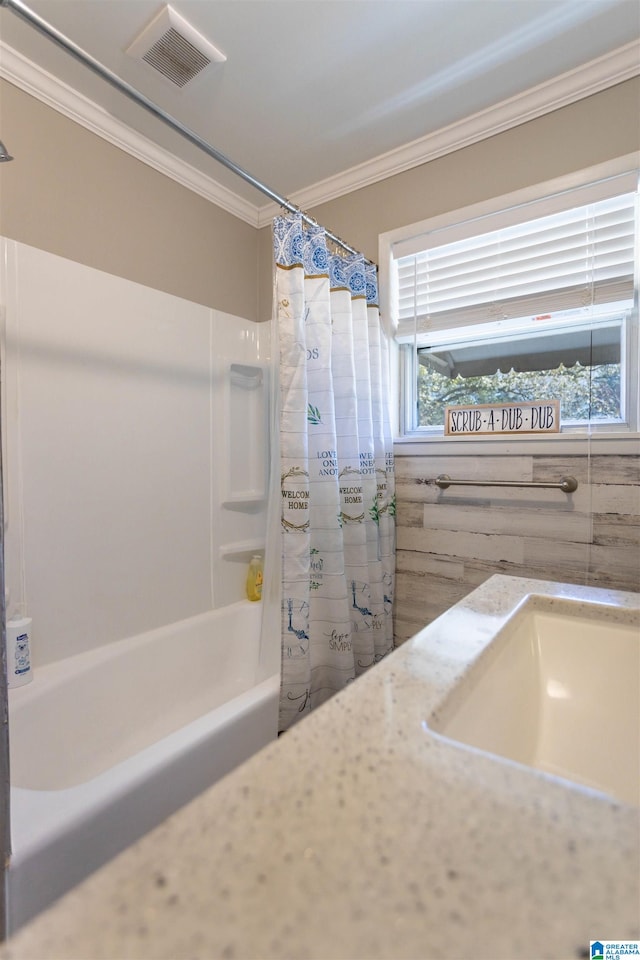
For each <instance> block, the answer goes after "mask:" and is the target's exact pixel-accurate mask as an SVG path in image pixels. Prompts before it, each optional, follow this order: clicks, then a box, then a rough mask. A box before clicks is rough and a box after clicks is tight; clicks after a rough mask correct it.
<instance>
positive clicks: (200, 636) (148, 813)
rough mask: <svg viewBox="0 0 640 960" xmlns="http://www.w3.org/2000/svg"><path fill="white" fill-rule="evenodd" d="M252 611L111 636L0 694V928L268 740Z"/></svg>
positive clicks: (272, 718)
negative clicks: (2, 881)
mask: <svg viewBox="0 0 640 960" xmlns="http://www.w3.org/2000/svg"><path fill="white" fill-rule="evenodd" d="M261 607H262V604H259V603H250V602H249V601H246V600H243V601H240V602H237V603H233V604H230V605H229V606H227V607H223V608H221V609H219V610H214V611H211V612H209V613H205V614H201V615H198V616H195V617H191V618H190V619H188V620H183V621H181V622H179V623H176V624H172V625H170V626H166V627H161V628H159V629H157V630H152V631H150V632H148V633H145V634H141V635H139V636H136V637H132V638H128V639H125V640H120V641H117V642H114V643H111V644H108V645H106V646H103V647H100V648H98V649H96V650H92V651H89V652H87V653H81V654H78V655H77V656H74V657H70V658H68V659H67V660H62V661H58V662H57V663H53V664H50V665H47V666H44V667H41V668H39V669H36V670H35V671H34V679H33V681H32V682H31V683H30V684H28V685H26V686H24V687H19V688H16V689H12V690H10V691H9V731H10V745H11V834H12V848H13V852H12V857H11V863H10V867H9V873H8V889H9V896H8V918H9V930H10V932H15V931H16V930H17V929H18V927H20V926H22V925H23V924H24V923H26V922H27V921H28V920H29V919H31V918H32V917H33V916H34V915H35V914H36V913H38V912H39V911H40V910H42V909H44V908H45V907H46V906H48V905H49V904H50V903H51V902H52V901H53V900H55V899H57V898H58V897H59V896H61V895H62V894H63V893H65V892H66V891H67V890H69V889H70V888H71V887H72V886H74V885H75V884H76V883H78V882H79V881H80V880H82V879H83V878H84V877H86V876H87V875H88V874H89V873H91V872H92V871H94V870H95V869H97V868H98V867H99V866H101V865H102V864H103V863H105V862H106V861H107V860H108V859H110V858H111V857H113V856H114V855H115V854H117V853H119V852H120V851H121V850H123V849H124V848H125V847H127V846H129V844H131V843H133V842H134V841H135V840H137V839H138V838H139V837H141V836H142V835H143V834H144V833H146V832H147V831H148V830H150V829H151V828H152V827H154V826H156V825H157V824H158V823H160V822H161V821H162V820H164V819H165V818H166V817H167V816H169V814H171V813H173V812H174V811H175V810H177V809H178V808H179V807H180V806H182V805H183V804H185V803H187V802H188V801H189V800H191V799H192V798H193V797H195V796H196V795H197V794H199V793H201V792H202V791H203V790H205V789H206V788H207V787H209V786H210V785H211V784H213V783H215V781H216V780H218V779H219V778H220V777H222V776H224V775H225V774H226V773H228V772H229V771H230V770H232V769H233V768H234V767H236V766H238V764H240V763H242V762H243V761H244V760H246V759H248V758H249V757H250V756H251V755H252V754H253V753H255V752H256V751H257V750H259V749H260V748H261V747H263V746H264V745H266V744H267V743H268V742H269V741H270V740H272V739H274V738H275V737H276V735H277V717H278V695H279V684H280V679H279V676H278V675H277V674H276V675H273V676H261V673H260V665H259V664H260V657H259V650H260V620H261Z"/></svg>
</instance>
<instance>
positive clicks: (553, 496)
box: [394, 455, 640, 644]
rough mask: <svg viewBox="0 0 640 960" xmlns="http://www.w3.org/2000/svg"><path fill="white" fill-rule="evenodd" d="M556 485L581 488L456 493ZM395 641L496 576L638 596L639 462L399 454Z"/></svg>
mask: <svg viewBox="0 0 640 960" xmlns="http://www.w3.org/2000/svg"><path fill="white" fill-rule="evenodd" d="M441 473H445V474H448V475H449V476H451V477H455V478H456V479H458V478H460V479H482V480H536V481H548V480H559V479H560V478H561V477H564V476H573V477H575V478H576V480H577V481H578V484H579V486H578V489H577V490H576V492H575V493H573V494H565V493H562V492H561V491H560V490H535V489H526V488H525V489H518V488H490V487H449V488H448V489H447V490H440V489H439V488H438V487H436V486H435V485H434V484H433V483H424V482H423V481H424V480H429V479H431V480H432V479H434V478H435V477H437V476H438V475H439V474H441ZM396 500H397V517H396V520H397V566H396V570H397V581H396V600H395V608H394V622H395V642H396V644H399V643H402V642H403V641H404V640H406V639H408V638H409V637H411V636H413V635H414V634H415V633H416V632H417V631H418V630H419V629H421V628H422V627H424V626H425V625H426V624H428V623H430V622H431V621H432V620H435V618H436V617H438V616H439V615H440V614H441V613H443V612H444V611H445V610H446V609H448V607H450V606H451V605H452V604H454V603H457V602H458V600H461V599H462V598H463V597H464V596H466V594H467V593H469V592H470V591H471V590H473V589H474V588H475V587H477V586H478V585H479V584H481V583H482V582H483V581H484V580H486V579H487V578H488V577H490V576H491V575H492V574H494V573H504V574H509V575H512V576H523V577H535V578H537V579H541V580H558V581H562V582H566V583H580V584H588V585H591V586H598V587H609V588H612V589H617V590H633V591H639V590H640V456H638V455H629V456H614V455H605V456H597V455H596V456H591V457H587V456H584V455H582V456H573V457H571V456H566V457H554V456H515V457H514V456H509V457H506V456H505V457H500V456H480V457H477V456H475V457H471V456H469V457H467V456H455V457H441V456H404V455H403V456H397V457H396Z"/></svg>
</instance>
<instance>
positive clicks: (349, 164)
mask: <svg viewBox="0 0 640 960" xmlns="http://www.w3.org/2000/svg"><path fill="white" fill-rule="evenodd" d="M25 3H26V5H27V6H28V7H29V8H30V9H31V10H33V11H34V12H35V13H36V14H38V15H40V16H41V17H43V18H44V19H45V20H46V21H47V22H49V23H50V24H52V25H53V26H54V27H55V28H56V29H58V30H59V31H61V32H62V33H63V34H65V35H66V36H67V37H69V38H70V39H71V40H72V41H73V42H74V43H76V44H77V45H79V46H80V47H81V48H82V49H84V50H86V51H87V52H88V53H89V54H90V55H91V56H92V57H94V58H95V59H96V60H98V61H99V62H101V63H102V64H104V65H105V66H106V67H107V68H109V69H110V70H111V71H113V72H114V73H116V74H117V75H118V76H119V77H121V78H122V79H123V80H125V81H126V82H127V83H129V84H131V85H132V86H133V87H135V88H136V89H137V90H139V91H141V92H142V93H143V94H144V95H145V96H146V97H148V98H149V99H150V100H152V101H153V102H154V103H156V104H158V106H160V107H161V108H162V109H163V110H164V111H166V112H167V113H169V114H170V115H171V116H173V117H175V118H176V119H177V120H179V121H180V122H181V123H182V124H184V125H186V126H188V127H189V128H190V129H192V130H193V131H194V132H196V133H197V134H198V135H199V136H201V137H202V138H203V139H204V140H206V141H208V142H209V143H211V144H212V145H213V146H214V147H215V148H216V149H217V150H218V151H220V152H221V153H223V154H225V155H226V156H227V157H229V158H231V159H232V160H233V161H234V162H235V163H236V164H238V165H239V166H241V167H243V168H244V169H245V170H248V171H249V172H250V173H251V174H252V175H253V176H254V177H255V178H257V179H259V180H261V181H262V182H264V183H266V184H268V185H269V186H270V187H271V188H272V189H273V190H274V191H276V192H277V193H279V194H282V195H283V196H288V197H295V196H296V195H300V194H301V193H304V191H305V190H308V189H309V188H310V187H311V186H312V185H314V184H318V183H319V182H321V181H325V180H327V179H328V178H336V177H338V176H339V175H341V174H343V173H344V171H348V170H350V169H351V168H353V167H357V166H358V165H361V164H366V163H368V162H369V161H371V160H373V159H374V158H378V157H380V156H381V155H384V154H387V153H388V152H389V151H395V150H397V149H398V148H400V147H402V146H403V145H406V144H409V143H412V142H413V141H416V140H420V139H421V138H425V137H428V136H429V135H430V134H434V133H436V132H437V131H440V130H442V129H443V128H447V127H449V126H450V125H451V124H457V123H459V122H460V121H463V120H464V119H465V118H467V117H470V116H471V115H474V114H478V113H479V112H481V111H486V110H488V109H489V108H492V107H494V106H496V105H497V104H502V103H503V102H504V101H507V100H509V99H510V98H514V97H515V98H518V97H519V96H520V95H521V94H523V93H524V92H525V91H527V90H529V89H530V88H533V87H537V86H538V85H540V84H545V83H547V82H548V81H550V80H551V79H552V78H555V77H558V76H559V75H562V74H566V73H567V72H568V71H572V70H576V69H577V68H580V67H582V66H583V65H585V64H588V63H591V62H592V61H594V60H597V59H598V58H601V57H603V56H606V55H607V54H610V53H611V52H612V51H615V50H618V48H621V47H625V46H626V45H628V44H629V43H630V42H632V41H637V40H638V38H639V37H640V3H639V2H638V0H320V2H317V0H173V2H172V6H173V7H174V8H175V9H176V10H177V11H178V12H179V13H180V14H181V15H182V16H184V17H185V18H186V19H187V20H188V21H189V22H190V23H191V24H192V25H193V26H194V27H195V28H196V29H197V30H198V31H199V32H200V33H202V34H204V35H205V36H206V37H207V38H208V39H209V40H210V41H211V42H212V43H213V44H215V45H216V46H217V47H218V48H220V49H221V50H222V51H223V52H224V53H225V54H226V57H227V60H226V62H225V63H223V64H217V65H213V66H211V67H210V68H208V69H207V70H205V71H203V73H202V74H200V75H199V76H197V77H196V78H195V79H193V80H192V81H190V82H189V83H187V84H186V85H185V86H184V87H182V88H181V89H179V88H177V87H175V86H174V84H172V83H171V82H170V81H168V80H166V79H165V78H164V77H162V76H160V75H159V74H158V73H157V72H156V71H155V70H154V69H153V68H152V67H150V66H148V65H147V64H146V63H143V62H142V61H139V60H136V59H134V58H132V57H131V56H130V55H129V54H127V53H126V50H127V47H128V46H129V45H130V44H131V42H132V41H133V39H134V38H135V37H136V36H137V34H138V33H139V32H140V31H141V30H142V29H143V28H144V27H145V26H146V25H147V24H148V23H149V22H150V21H151V20H152V19H153V17H154V16H155V15H156V14H157V12H158V11H159V10H160V9H161V8H162V7H163V6H164V4H163V2H162V0H25ZM0 40H1V41H2V44H3V45H6V46H5V48H4V49H5V50H6V47H10V48H12V49H13V50H15V51H17V52H18V53H19V54H22V55H23V56H24V57H26V58H28V60H30V61H32V62H33V63H35V64H37V65H38V66H39V67H40V68H41V69H42V70H43V71H46V73H48V74H50V75H52V76H53V77H56V78H58V79H59V80H61V81H63V82H64V83H65V84H67V85H68V86H70V87H71V88H73V89H74V90H77V91H80V92H81V93H82V94H83V95H84V96H85V97H87V98H89V99H90V100H91V101H94V102H95V103H96V104H98V105H99V106H100V107H101V108H103V109H104V110H105V111H107V112H108V113H109V114H110V115H111V116H113V117H115V118H116V119H117V120H118V121H121V122H123V123H125V124H126V125H127V126H128V127H130V128H132V129H133V130H135V131H137V132H138V133H140V134H142V135H143V136H144V137H146V138H148V139H149V140H151V141H153V142H154V143H156V144H158V145H159V146H160V147H162V148H163V149H165V150H167V151H169V152H170V153H171V154H173V155H175V156H176V157H177V158H179V160H181V161H184V162H185V163H187V164H190V165H191V166H192V167H194V168H196V169H197V170H199V171H201V172H202V173H203V174H205V175H206V176H208V177H211V178H213V179H214V180H216V181H217V182H218V183H220V184H222V185H223V187H225V188H227V189H229V190H231V191H233V192H235V194H237V195H238V196H239V197H242V198H246V199H247V200H249V201H250V202H251V203H253V204H255V205H256V206H257V207H258V208H260V207H262V206H264V204H265V203H267V202H268V201H267V200H266V199H265V197H264V196H262V195H261V194H259V193H258V192H257V191H256V190H255V188H254V187H252V186H250V185H249V184H247V183H244V182H243V181H241V180H240V179H238V178H237V177H236V176H235V175H234V174H233V173H231V172H230V171H229V170H226V169H225V168H224V167H222V166H220V165H219V164H218V163H216V161H215V160H213V159H212V158H210V157H208V156H207V155H206V154H205V153H203V152H202V151H200V150H198V148H197V147H195V146H194V145H193V144H190V143H189V142H188V141H186V140H184V138H182V137H181V136H180V135H179V134H177V133H175V132H174V131H172V130H171V129H169V128H168V127H167V126H166V125H164V124H163V123H162V122H161V121H159V120H157V119H155V118H153V117H152V116H150V115H149V114H148V113H146V112H145V111H144V110H143V109H142V108H141V107H139V106H138V105H136V104H135V103H133V102H131V101H130V100H128V99H127V98H126V97H125V96H123V95H122V94H121V93H119V92H118V91H117V90H115V89H114V88H113V87H111V86H110V85H109V84H107V83H106V82H105V81H104V80H102V79H101V78H100V77H98V76H96V75H95V74H94V73H92V72H91V71H89V70H88V69H87V68H86V67H85V66H83V65H82V64H81V63H78V62H77V61H76V60H74V59H73V58H72V57H70V56H69V55H68V54H67V53H66V52H65V51H64V50H61V49H60V48H59V47H58V46H56V45H55V44H53V43H52V42H51V41H50V40H48V39H47V38H46V37H43V36H41V35H40V34H38V33H37V32H36V31H35V30H34V29H33V28H32V27H30V26H29V25H28V24H26V23H24V22H23V21H22V20H21V19H20V18H19V17H18V16H16V15H15V14H14V13H13V12H12V11H11V10H8V9H2V10H1V11H0ZM0 65H1V60H0ZM636 72H640V63H639V65H638V71H636ZM0 122H1V118H0ZM0 136H1V126H0ZM7 147H8V148H9V149H10V148H11V144H9V143H7Z"/></svg>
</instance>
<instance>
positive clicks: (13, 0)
mask: <svg viewBox="0 0 640 960" xmlns="http://www.w3.org/2000/svg"><path fill="white" fill-rule="evenodd" d="M1 7H6V8H7V9H8V10H11V12H12V13H15V14H16V16H18V17H20V19H21V20H24V21H25V22H26V23H28V24H29V25H30V26H32V27H34V28H35V29H36V30H37V31H38V32H39V33H41V34H43V35H44V36H45V37H47V38H48V39H49V40H52V41H53V42H54V43H56V44H57V45H58V46H59V47H62V49H63V50H66V52H67V53H69V54H71V56H72V57H75V59H76V60H79V61H80V63H82V64H84V66H85V67H88V68H89V69H90V70H93V72H94V73H96V74H97V75H98V76H99V77H101V78H102V79H103V80H106V81H107V83H110V84H111V86H112V87H115V88H116V90H119V91H120V93H123V94H124V95H125V96H126V97H129V99H130V100H133V101H134V102H135V103H137V104H139V105H140V106H141V107H144V109H145V110H147V111H148V112H149V113H151V114H153V116H154V117H157V119H158V120H162V122H163V123H166V124H167V126H169V127H171V128H172V129H173V130H175V131H176V132H177V133H179V134H181V136H183V137H184V138H185V139H186V140H189V141H190V142H191V143H193V144H195V146H196V147H199V148H200V150H203V151H204V152H205V153H206V154H208V155H209V156H210V157H213V159H214V160H217V162H218V163H220V164H222V166H223V167H226V168H227V169H228V170H231V171H232V173H235V174H236V175H237V176H238V177H240V178H241V179H242V180H245V181H246V182H247V183H249V184H251V186H252V187H255V189H256V190H259V191H260V193H263V194H264V195H265V196H267V197H269V198H270V199H271V200H273V201H275V203H277V204H278V206H280V207H283V208H284V209H285V210H288V211H289V212H290V213H297V214H299V215H300V217H301V218H302V219H303V220H304V222H305V223H308V224H309V225H311V226H317V224H318V222H317V220H315V219H314V218H313V217H312V216H310V215H309V214H308V213H305V212H304V211H303V210H301V209H300V207H298V206H296V204H295V203H292V202H291V200H287V198H286V197H282V196H280V194H279V193H276V191H275V190H272V189H271V187H268V186H267V185H266V184H265V183H262V182H261V181H260V180H258V179H257V178H256V177H254V176H252V174H250V173H249V172H248V171H247V170H244V169H243V168H242V167H240V166H238V164H237V163H234V162H233V160H230V159H229V157H227V156H225V155H224V153H220V151H219V150H216V148H215V147H212V146H211V144H210V143H207V141H206V140H204V139H203V138H202V137H200V136H198V134H197V133H195V132H194V131H193V130H190V129H189V127H185V126H184V124H182V123H180V121H179V120H176V119H175V118H174V117H172V116H171V115H170V114H168V113H165V111H164V110H162V109H161V108H160V107H158V106H157V105H156V104H155V103H154V102H153V101H152V100H149V99H148V98H147V97H145V96H144V94H142V93H140V92H139V91H138V90H136V89H135V87H132V86H131V85H130V84H128V83H127V82H126V81H125V80H121V79H120V77H118V76H117V75H116V74H115V73H113V72H112V71H111V70H109V69H108V68H107V67H105V66H104V65H103V64H101V63H100V62H99V61H98V60H96V59H95V58H94V57H92V56H91V55H90V54H88V53H87V52H86V51H85V50H83V49H82V48H81V47H79V46H78V45H77V44H75V43H74V42H73V40H70V39H69V37H67V36H65V34H64V33H61V32H60V31H59V30H57V29H56V28H55V27H54V26H52V25H51V24H50V23H48V22H47V21H46V20H44V19H43V18H42V17H41V16H39V15H38V14H37V13H35V12H34V11H33V10H31V9H30V8H29V7H28V6H27V5H26V4H25V3H22V0H0V8H1ZM325 233H326V235H327V237H328V238H329V240H332V241H333V243H335V244H337V245H338V246H339V247H342V248H343V249H344V250H346V251H347V252H348V253H355V254H358V253H359V251H358V250H355V249H354V248H353V247H351V246H349V244H348V243H345V242H344V240H341V239H340V237H338V236H337V235H336V234H335V233H331V231H330V230H327V229H326V228H325ZM365 259H366V258H365ZM367 262H368V263H371V262H372V261H370V260H367Z"/></svg>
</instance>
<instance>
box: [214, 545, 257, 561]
mask: <svg viewBox="0 0 640 960" xmlns="http://www.w3.org/2000/svg"><path fill="white" fill-rule="evenodd" d="M256 553H260V554H262V555H264V540H237V541H236V542H235V543H225V544H223V545H222V546H221V547H220V556H221V557H222V559H223V560H232V561H235V562H237V563H248V562H249V560H251V557H253V556H254V555H255V554H256Z"/></svg>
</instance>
